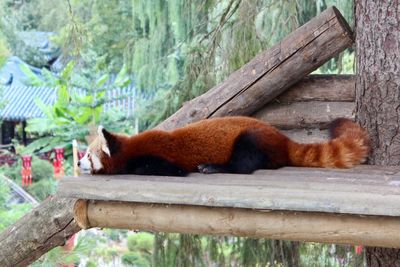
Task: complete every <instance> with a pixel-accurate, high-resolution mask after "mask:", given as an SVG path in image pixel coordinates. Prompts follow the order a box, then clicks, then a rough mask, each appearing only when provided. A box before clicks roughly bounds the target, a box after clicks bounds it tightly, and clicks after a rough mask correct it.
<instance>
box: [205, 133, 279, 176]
mask: <svg viewBox="0 0 400 267" xmlns="http://www.w3.org/2000/svg"><path fill="white" fill-rule="evenodd" d="M256 137H257V136H256V133H252V132H250V133H244V134H242V135H240V136H239V137H238V139H237V140H236V142H235V145H234V148H233V152H232V156H231V159H230V160H229V162H228V163H226V164H212V163H211V164H209V163H207V164H200V165H199V166H198V170H199V172H201V173H207V174H208V173H243V174H249V173H252V172H254V171H255V170H258V169H269V168H272V164H270V161H269V157H268V155H267V153H266V152H264V151H263V150H262V149H261V148H260V146H259V144H258V143H257V138H256Z"/></svg>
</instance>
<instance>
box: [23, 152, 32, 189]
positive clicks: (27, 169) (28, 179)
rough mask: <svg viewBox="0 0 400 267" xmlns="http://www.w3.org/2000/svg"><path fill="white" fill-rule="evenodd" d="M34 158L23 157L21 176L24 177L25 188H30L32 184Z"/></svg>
mask: <svg viewBox="0 0 400 267" xmlns="http://www.w3.org/2000/svg"><path fill="white" fill-rule="evenodd" d="M31 166H32V156H29V155H25V156H22V170H21V176H22V185H23V186H25V185H26V186H28V185H31V184H32V170H31Z"/></svg>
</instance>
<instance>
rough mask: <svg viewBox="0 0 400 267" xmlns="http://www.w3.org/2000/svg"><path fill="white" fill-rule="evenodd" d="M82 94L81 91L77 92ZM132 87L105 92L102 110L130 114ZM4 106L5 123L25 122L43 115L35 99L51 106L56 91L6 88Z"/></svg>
mask: <svg viewBox="0 0 400 267" xmlns="http://www.w3.org/2000/svg"><path fill="white" fill-rule="evenodd" d="M77 91H78V93H80V94H83V90H77ZM134 97H135V88H134V86H130V87H126V88H115V89H112V90H109V91H107V92H106V99H107V100H108V102H107V103H106V104H105V106H104V109H105V110H109V109H112V108H115V107H118V108H121V109H123V110H126V112H127V114H128V115H130V114H132V112H133V110H134ZM1 98H2V99H3V100H4V101H5V106H4V108H2V109H1V110H0V119H2V120H6V121H25V120H28V119H31V118H37V117H42V116H43V115H44V114H43V112H42V111H41V109H40V108H39V107H38V106H37V104H36V102H35V99H36V98H39V99H40V100H41V101H42V102H43V103H45V104H46V105H51V104H53V103H54V102H55V100H56V90H55V89H54V88H51V87H32V86H6V87H4V91H3V95H2V97H1Z"/></svg>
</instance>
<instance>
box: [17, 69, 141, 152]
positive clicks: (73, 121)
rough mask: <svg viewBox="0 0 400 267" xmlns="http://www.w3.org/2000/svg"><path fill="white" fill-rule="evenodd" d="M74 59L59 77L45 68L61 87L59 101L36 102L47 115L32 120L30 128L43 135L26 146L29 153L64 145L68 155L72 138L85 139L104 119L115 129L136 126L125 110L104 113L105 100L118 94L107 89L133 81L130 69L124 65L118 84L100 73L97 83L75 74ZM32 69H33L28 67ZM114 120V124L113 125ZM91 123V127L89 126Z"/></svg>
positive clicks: (51, 81) (50, 82) (55, 85)
mask: <svg viewBox="0 0 400 267" xmlns="http://www.w3.org/2000/svg"><path fill="white" fill-rule="evenodd" d="M74 66H75V64H74V62H70V63H69V64H67V66H66V67H65V69H64V70H63V71H62V72H61V73H60V75H59V77H55V76H53V75H52V74H51V73H48V72H46V71H44V73H45V75H46V78H47V84H48V85H49V86H52V87H53V88H55V90H57V97H56V102H55V103H54V104H53V105H51V106H46V105H44V104H43V103H42V102H41V101H40V100H37V101H36V103H37V104H38V105H39V107H40V108H41V109H42V111H43V113H44V114H45V117H44V118H34V119H31V120H29V121H28V126H27V128H26V130H27V131H28V132H30V133H35V134H37V135H38V136H40V138H38V139H37V140H35V141H34V142H32V143H31V144H29V145H28V146H27V147H26V149H25V150H24V153H25V154H30V153H33V152H34V151H38V150H40V151H41V152H47V151H50V150H52V149H53V148H54V147H64V148H65V149H66V156H69V155H71V149H72V145H71V141H72V140H73V139H77V140H78V141H81V142H82V143H85V142H86V140H85V138H86V136H88V134H89V132H90V127H91V128H93V127H94V126H95V125H97V124H99V123H102V124H103V125H104V126H106V127H108V126H110V127H109V128H110V129H111V130H116V129H117V130H119V131H122V130H124V131H126V130H131V129H133V126H134V125H133V123H130V124H129V121H127V120H126V115H124V114H122V113H121V112H110V113H107V114H104V113H103V110H104V104H105V103H106V102H107V101H115V100H118V99H119V98H123V97H126V96H124V95H121V96H118V98H113V99H107V96H106V91H107V90H111V89H113V88H116V87H125V86H127V85H128V84H129V83H130V80H129V79H128V78H126V75H125V73H126V70H125V69H124V68H122V70H121V71H120V73H119V75H118V76H117V77H116V79H115V81H114V84H113V85H111V86H109V85H106V83H107V82H108V81H109V75H108V74H104V75H97V76H96V79H95V81H94V83H91V80H92V79H89V78H86V77H84V76H80V75H75V76H74V75H73V70H74ZM28 72H29V71H28ZM32 75H33V73H30V75H29V76H30V77H32V78H31V82H33V83H34V84H36V85H37V84H39V83H41V81H40V80H39V79H35V78H33V76H32ZM110 124H111V125H110ZM88 126H89V127H88Z"/></svg>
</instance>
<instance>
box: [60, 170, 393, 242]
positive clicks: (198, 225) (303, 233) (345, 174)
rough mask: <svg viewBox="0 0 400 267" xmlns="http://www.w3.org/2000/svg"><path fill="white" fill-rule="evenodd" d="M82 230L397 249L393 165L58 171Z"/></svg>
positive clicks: (61, 192)
mask: <svg viewBox="0 0 400 267" xmlns="http://www.w3.org/2000/svg"><path fill="white" fill-rule="evenodd" d="M57 194H58V196H59V197H68V198H76V199H79V200H78V201H77V202H76V204H75V208H74V218H75V220H76V221H77V223H78V224H79V225H80V226H81V227H82V228H84V229H87V228H91V227H105V228H120V229H121V228H122V229H135V230H146V231H160V232H177V233H193V234H207V235H233V236H246V237H257V238H270V239H284V240H299V241H313V242H325V243H341V244H357V245H366V246H382V247H396V248H400V205H399V203H400V168H398V167H396V168H394V167H393V168H388V167H384V168H383V167H376V166H360V167H357V168H354V169H348V170H333V169H317V168H282V169H279V170H262V171H257V172H255V173H254V174H252V175H232V174H215V175H202V174H191V175H190V176H188V177H160V176H158V177H157V176H135V175H127V176H83V177H79V178H73V177H70V178H64V179H62V180H61V182H60V185H59V188H58V193H57Z"/></svg>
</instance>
